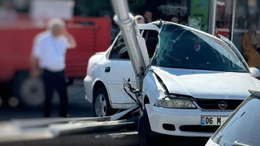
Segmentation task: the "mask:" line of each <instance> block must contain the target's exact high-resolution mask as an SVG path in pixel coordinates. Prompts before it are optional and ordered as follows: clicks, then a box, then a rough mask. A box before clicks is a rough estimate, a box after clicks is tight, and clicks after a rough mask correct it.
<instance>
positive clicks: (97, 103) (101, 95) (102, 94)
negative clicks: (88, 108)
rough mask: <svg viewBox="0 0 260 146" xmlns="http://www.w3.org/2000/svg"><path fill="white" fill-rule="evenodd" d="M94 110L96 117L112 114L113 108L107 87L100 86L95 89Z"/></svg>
mask: <svg viewBox="0 0 260 146" xmlns="http://www.w3.org/2000/svg"><path fill="white" fill-rule="evenodd" d="M93 111H94V115H95V116H96V117H104V116H110V115H111V114H112V109H111V105H110V103H109V100H108V94H107V91H106V89H104V88H98V89H97V90H95V92H94V101H93Z"/></svg>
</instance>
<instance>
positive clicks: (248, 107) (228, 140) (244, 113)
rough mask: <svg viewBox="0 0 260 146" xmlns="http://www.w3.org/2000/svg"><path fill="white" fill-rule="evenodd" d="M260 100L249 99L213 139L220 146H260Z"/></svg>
mask: <svg viewBox="0 0 260 146" xmlns="http://www.w3.org/2000/svg"><path fill="white" fill-rule="evenodd" d="M259 112H260V99H256V98H249V99H248V100H247V101H246V102H244V104H243V105H242V106H240V108H239V109H238V110H236V112H235V113H234V114H232V116H231V117H230V118H231V119H229V121H227V122H226V123H225V124H224V125H222V127H221V128H220V129H219V130H218V131H217V133H216V134H215V135H214V136H213V137H212V139H213V141H214V142H216V143H217V144H219V145H225V146H233V145H236V144H238V145H239V144H240V145H243V144H244V145H250V146H260V140H259V136H260V114H259Z"/></svg>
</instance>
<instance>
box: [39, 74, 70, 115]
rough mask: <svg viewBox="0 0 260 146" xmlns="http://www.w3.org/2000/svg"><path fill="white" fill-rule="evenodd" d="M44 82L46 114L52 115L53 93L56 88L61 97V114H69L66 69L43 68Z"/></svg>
mask: <svg viewBox="0 0 260 146" xmlns="http://www.w3.org/2000/svg"><path fill="white" fill-rule="evenodd" d="M43 82H44V87H45V105H44V116H45V117H50V113H51V101H52V97H53V93H54V91H55V90H56V91H57V92H58V94H59V98H60V110H59V115H60V116H61V117H66V116H67V110H68V95H67V82H66V76H65V71H64V70H63V71H59V72H52V71H48V70H47V69H44V70H43Z"/></svg>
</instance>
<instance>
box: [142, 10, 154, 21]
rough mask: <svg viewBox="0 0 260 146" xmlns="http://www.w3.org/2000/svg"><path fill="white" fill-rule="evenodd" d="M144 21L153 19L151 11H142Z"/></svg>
mask: <svg viewBox="0 0 260 146" xmlns="http://www.w3.org/2000/svg"><path fill="white" fill-rule="evenodd" d="M144 21H145V23H150V22H152V21H153V12H152V11H150V10H146V11H145V12H144Z"/></svg>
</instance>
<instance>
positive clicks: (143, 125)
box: [138, 109, 151, 146]
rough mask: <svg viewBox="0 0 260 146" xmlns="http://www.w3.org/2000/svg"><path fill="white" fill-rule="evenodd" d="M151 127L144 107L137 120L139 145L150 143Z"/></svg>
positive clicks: (145, 145)
mask: <svg viewBox="0 0 260 146" xmlns="http://www.w3.org/2000/svg"><path fill="white" fill-rule="evenodd" d="M150 134H151V127H150V123H149V119H148V115H147V111H146V110H145V109H144V111H143V114H141V115H140V117H139V120H138V138H139V143H140V145H141V146H149V145H151V139H150Z"/></svg>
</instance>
